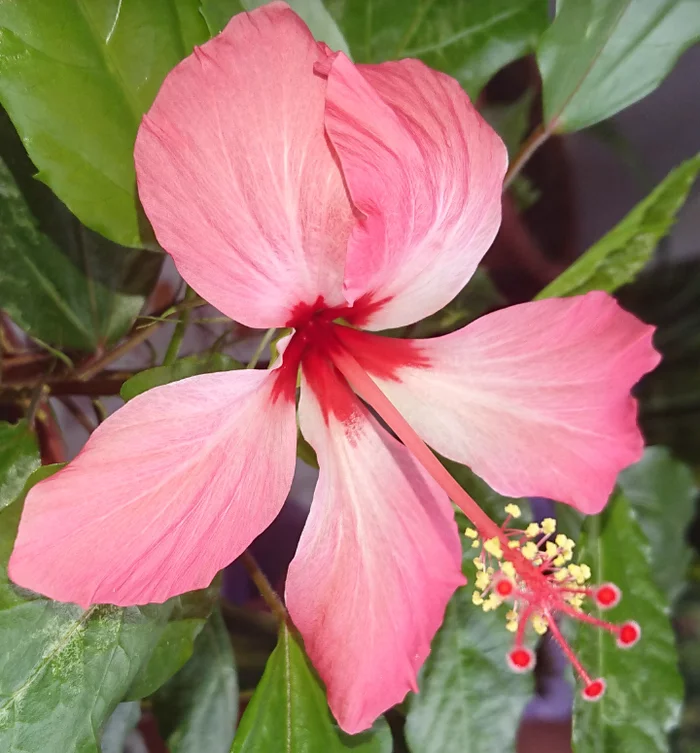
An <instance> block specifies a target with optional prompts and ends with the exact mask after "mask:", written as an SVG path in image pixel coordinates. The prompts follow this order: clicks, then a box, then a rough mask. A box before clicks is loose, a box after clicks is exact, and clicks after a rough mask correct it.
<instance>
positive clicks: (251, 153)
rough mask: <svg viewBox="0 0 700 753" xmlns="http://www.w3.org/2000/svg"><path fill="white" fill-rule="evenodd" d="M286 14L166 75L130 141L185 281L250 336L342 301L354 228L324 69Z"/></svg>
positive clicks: (248, 22)
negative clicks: (308, 309) (328, 118)
mask: <svg viewBox="0 0 700 753" xmlns="http://www.w3.org/2000/svg"><path fill="white" fill-rule="evenodd" d="M324 49H325V48H321V47H320V46H319V45H317V43H316V42H315V41H314V39H313V37H312V36H311V32H310V31H309V29H308V28H307V26H306V25H305V24H304V22H303V21H302V20H301V19H300V18H299V17H298V16H297V15H296V14H295V13H293V12H292V11H291V10H290V9H289V8H288V7H287V6H286V5H285V4H283V3H271V4H270V5H267V6H265V7H262V8H259V9H257V10H254V11H252V12H251V13H241V14H240V15H237V16H235V17H234V18H233V19H232V21H231V22H230V23H229V24H228V26H227V27H226V28H225V29H224V31H223V32H222V33H221V34H220V35H219V36H217V37H215V38H214V39H212V40H211V41H209V42H207V43H206V44H204V45H203V46H202V47H199V48H195V52H194V54H193V55H190V56H189V57H188V58H186V59H185V60H183V61H182V62H181V63H180V64H179V65H178V66H177V67H176V68H175V69H174V70H173V71H171V73H170V74H169V75H168V77H167V78H166V80H165V82H164V84H163V86H162V87H161V89H160V92H159V93H158V96H157V97H156V100H155V103H154V104H153V106H152V108H151V109H150V111H149V112H148V114H147V115H146V117H145V118H144V120H143V123H142V125H141V128H140V130H139V134H138V138H137V141H136V152H135V158H136V172H137V176H138V186H139V196H140V198H141V201H142V203H143V206H144V208H145V210H146V214H147V215H148V217H149V219H150V220H151V223H152V224H153V227H154V229H155V232H156V236H157V238H158V241H159V242H160V244H161V245H162V246H163V248H164V249H165V250H166V251H168V253H170V254H171V255H172V256H173V258H174V260H175V264H176V265H177V267H178V269H179V271H180V273H181V274H182V276H183V277H184V278H185V279H186V280H187V281H188V282H189V283H190V285H191V286H192V287H193V288H194V289H195V290H196V291H197V292H198V293H200V294H201V295H202V296H203V297H204V298H206V299H207V300H208V301H210V302H211V303H213V304H214V305H215V306H216V307H217V308H219V309H220V310H221V311H223V312H224V313H226V314H228V315H229V316H231V317H232V318H234V319H236V320H237V321H240V322H243V323H244V324H246V325H248V326H251V327H272V326H279V325H283V324H285V323H287V322H288V321H289V319H290V316H291V312H292V310H293V309H294V307H295V305H296V304H298V303H304V302H305V303H309V304H313V303H314V302H315V301H316V300H317V299H318V297H319V296H322V297H323V298H324V299H325V301H326V303H328V304H331V305H335V304H338V303H344V298H343V296H342V274H343V265H344V262H345V251H346V245H347V238H348V235H349V233H350V229H351V226H352V224H353V219H352V210H351V206H350V201H349V199H348V197H347V193H346V190H345V187H344V185H343V180H342V176H341V173H340V170H339V168H338V166H337V165H336V162H335V160H334V157H333V156H332V154H331V151H330V149H329V147H328V143H327V140H326V136H325V133H324V124H323V117H324V102H325V90H326V80H325V79H324V78H323V77H322V76H319V75H317V74H315V73H314V65H315V64H316V63H319V62H322V61H324V60H325V59H326V52H324Z"/></svg>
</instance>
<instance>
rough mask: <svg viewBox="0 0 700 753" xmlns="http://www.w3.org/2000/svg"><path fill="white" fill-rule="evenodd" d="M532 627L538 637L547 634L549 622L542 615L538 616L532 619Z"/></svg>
mask: <svg viewBox="0 0 700 753" xmlns="http://www.w3.org/2000/svg"><path fill="white" fill-rule="evenodd" d="M532 627H533V628H534V629H535V632H536V633H537V635H544V634H545V633H546V632H547V622H546V620H545V619H544V617H542V615H541V614H536V615H534V616H533V618H532Z"/></svg>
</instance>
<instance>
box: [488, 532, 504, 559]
mask: <svg viewBox="0 0 700 753" xmlns="http://www.w3.org/2000/svg"><path fill="white" fill-rule="evenodd" d="M484 549H485V550H486V551H487V552H488V553H489V554H491V555H492V556H494V557H495V558H496V559H499V560H500V559H501V557H503V551H502V550H501V542H500V541H499V540H498V539H497V538H496V537H495V536H494V537H493V538H492V539H486V541H484Z"/></svg>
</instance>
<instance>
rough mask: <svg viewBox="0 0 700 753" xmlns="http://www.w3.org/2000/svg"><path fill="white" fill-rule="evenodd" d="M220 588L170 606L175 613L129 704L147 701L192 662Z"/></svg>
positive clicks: (133, 688) (174, 601) (186, 596)
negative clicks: (196, 644) (140, 700)
mask: <svg viewBox="0 0 700 753" xmlns="http://www.w3.org/2000/svg"><path fill="white" fill-rule="evenodd" d="M218 592H219V588H218V584H216V585H214V584H212V586H210V587H209V588H205V589H202V590H200V591H190V592H189V593H186V594H183V595H182V596H177V597H175V598H174V599H171V600H170V601H169V602H168V603H169V604H170V605H171V609H172V611H171V613H170V618H169V621H168V623H167V624H166V625H165V627H164V628H163V630H162V632H161V634H160V638H159V640H158V643H156V645H155V648H154V649H153V652H152V653H151V656H150V657H149V659H148V662H147V663H146V664H145V665H144V666H143V667H142V668H141V671H140V672H139V673H138V675H137V676H136V677H135V679H134V681H133V683H132V684H131V687H130V688H129V690H128V691H127V692H126V694H125V696H124V699H125V700H129V701H130V700H138V699H140V698H146V697H147V696H149V695H151V694H153V693H155V692H156V690H158V688H160V687H161V686H163V685H164V684H165V683H166V682H167V681H168V680H169V679H170V678H171V677H172V676H173V675H174V674H175V673H176V672H178V671H179V670H180V669H181V668H182V667H183V666H184V665H185V664H186V662H188V661H189V659H190V657H191V656H192V652H193V651H194V646H195V641H196V639H197V637H198V636H199V634H200V633H201V632H202V629H203V628H204V626H205V625H206V624H207V619H208V618H209V616H210V614H211V611H212V609H213V608H214V605H215V603H216V600H217V598H218Z"/></svg>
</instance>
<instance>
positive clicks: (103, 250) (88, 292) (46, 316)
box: [0, 159, 162, 352]
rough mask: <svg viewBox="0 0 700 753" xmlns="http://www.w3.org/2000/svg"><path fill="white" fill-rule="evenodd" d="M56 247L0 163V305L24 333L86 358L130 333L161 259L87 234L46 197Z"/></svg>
mask: <svg viewBox="0 0 700 753" xmlns="http://www.w3.org/2000/svg"><path fill="white" fill-rule="evenodd" d="M49 202H50V203H52V204H53V206H52V207H46V212H47V214H48V213H49V212H51V214H52V229H53V230H55V231H56V234H57V236H60V240H61V241H62V242H63V245H62V246H59V245H57V243H56V242H54V241H53V240H52V239H51V238H49V237H48V236H47V235H45V234H44V233H42V232H41V231H40V230H39V227H38V225H37V222H36V220H35V219H34V217H33V215H32V213H31V212H30V210H29V207H28V206H27V203H26V201H25V199H24V197H23V195H22V193H21V192H20V190H19V188H18V186H17V184H16V183H15V180H14V178H13V176H12V174H11V173H10V171H9V170H8V168H7V166H6V165H5V163H4V162H3V161H2V160H1V159H0V233H1V234H2V238H3V241H2V243H0V306H1V307H2V308H3V309H4V310H5V311H7V313H8V314H9V315H10V316H11V317H12V319H13V320H14V321H15V323H16V324H17V325H18V326H19V327H21V328H22V329H23V330H24V331H25V332H27V333H28V334H29V335H31V336H33V337H36V338H38V339H40V340H43V341H45V342H47V343H49V344H50V345H54V346H57V347H59V348H76V349H79V350H84V351H89V352H92V351H94V350H95V349H97V348H98V347H100V346H104V345H108V344H110V343H112V342H114V341H116V340H118V339H119V338H120V337H121V336H122V335H124V334H125V333H126V331H127V330H128V329H129V328H130V327H131V325H132V323H133V321H134V319H135V318H136V316H137V315H138V313H139V312H140V310H141V308H142V307H143V304H144V301H145V298H146V295H147V294H148V293H149V292H150V290H151V288H152V286H153V285H154V284H155V280H156V278H157V276H158V273H159V271H160V266H161V262H162V257H161V256H160V255H159V254H155V253H152V252H145V251H139V250H136V249H121V248H119V247H116V246H115V245H114V244H112V243H110V242H109V241H107V240H106V239H104V238H102V237H101V236H99V235H97V234H96V233H93V232H91V231H89V230H87V229H86V228H85V227H83V226H82V225H81V224H80V223H79V222H78V221H77V220H76V219H75V217H73V216H72V215H70V213H68V212H67V210H65V208H63V207H62V206H61V205H60V204H59V202H58V201H57V200H56V199H55V198H54V197H53V196H50V197H49Z"/></svg>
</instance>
